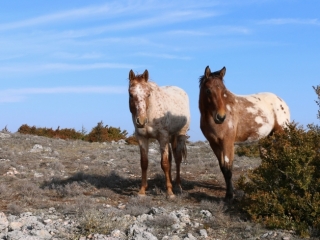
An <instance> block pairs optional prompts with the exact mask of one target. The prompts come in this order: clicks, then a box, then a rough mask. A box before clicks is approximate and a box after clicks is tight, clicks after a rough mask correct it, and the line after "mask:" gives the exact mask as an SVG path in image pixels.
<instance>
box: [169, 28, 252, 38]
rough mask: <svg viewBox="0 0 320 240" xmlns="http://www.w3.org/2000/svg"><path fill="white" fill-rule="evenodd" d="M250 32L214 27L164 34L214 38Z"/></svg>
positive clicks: (248, 31) (245, 29) (173, 31)
mask: <svg viewBox="0 0 320 240" xmlns="http://www.w3.org/2000/svg"><path fill="white" fill-rule="evenodd" d="M250 32H251V30H250V29H249V28H247V27H241V26H215V27H210V28H206V29H200V30H172V31H168V32H167V33H166V34H169V35H182V36H212V35H214V36H216V35H229V34H239V33H240V34H249V33H250Z"/></svg>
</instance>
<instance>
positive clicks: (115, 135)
mask: <svg viewBox="0 0 320 240" xmlns="http://www.w3.org/2000/svg"><path fill="white" fill-rule="evenodd" d="M127 134H128V133H127V131H126V130H124V131H121V130H120V128H114V127H108V125H106V126H103V122H102V121H101V122H98V124H97V126H95V127H94V128H92V130H91V132H90V133H89V134H88V135H87V136H86V140H88V141H89V142H106V141H112V140H114V141H119V140H120V139H126V136H127Z"/></svg>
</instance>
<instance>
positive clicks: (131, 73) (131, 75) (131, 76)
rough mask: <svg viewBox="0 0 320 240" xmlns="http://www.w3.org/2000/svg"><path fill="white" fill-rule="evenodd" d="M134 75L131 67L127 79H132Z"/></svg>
mask: <svg viewBox="0 0 320 240" xmlns="http://www.w3.org/2000/svg"><path fill="white" fill-rule="evenodd" d="M135 77H136V75H135V74H134V72H133V71H132V69H131V70H130V72H129V80H130V81H131V80H133V79H134V78H135Z"/></svg>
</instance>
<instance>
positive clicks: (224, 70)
mask: <svg viewBox="0 0 320 240" xmlns="http://www.w3.org/2000/svg"><path fill="white" fill-rule="evenodd" d="M226 71H227V69H226V67H223V68H222V69H221V70H220V77H221V78H223V77H224V75H225V74H226Z"/></svg>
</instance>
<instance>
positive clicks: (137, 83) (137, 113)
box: [129, 70, 151, 128]
mask: <svg viewBox="0 0 320 240" xmlns="http://www.w3.org/2000/svg"><path fill="white" fill-rule="evenodd" d="M148 79H149V73H148V70H145V71H144V73H143V74H141V75H135V74H134V72H133V71H132V70H130V72H129V81H130V82H129V107H130V112H131V114H132V117H133V119H134V122H135V125H136V126H137V127H138V128H143V127H144V126H145V125H146V124H147V123H148V117H147V109H148V106H149V97H150V91H151V90H150V87H149V85H148Z"/></svg>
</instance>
